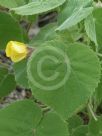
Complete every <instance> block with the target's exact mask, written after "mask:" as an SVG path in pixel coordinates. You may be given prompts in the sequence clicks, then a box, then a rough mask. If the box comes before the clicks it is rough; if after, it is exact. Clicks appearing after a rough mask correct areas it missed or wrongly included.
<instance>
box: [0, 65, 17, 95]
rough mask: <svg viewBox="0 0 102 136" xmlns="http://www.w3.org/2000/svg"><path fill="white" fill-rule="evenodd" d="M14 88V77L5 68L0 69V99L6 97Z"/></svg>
mask: <svg viewBox="0 0 102 136" xmlns="http://www.w3.org/2000/svg"><path fill="white" fill-rule="evenodd" d="M15 87H16V82H15V78H14V75H13V74H11V73H9V71H8V69H7V68H4V67H0V98H1V97H4V96H6V95H8V94H9V93H10V92H11V91H13V89H15Z"/></svg>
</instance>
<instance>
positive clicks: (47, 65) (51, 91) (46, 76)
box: [27, 41, 101, 118]
mask: <svg viewBox="0 0 102 136" xmlns="http://www.w3.org/2000/svg"><path fill="white" fill-rule="evenodd" d="M60 50H61V51H60ZM39 52H40V53H39ZM62 52H64V55H65V57H63V55H62ZM37 53H38V54H37ZM46 56H47V57H48V56H49V58H48V59H46ZM66 56H67V57H68V58H67V57H66ZM44 59H45V60H44ZM41 63H42V65H41ZM67 64H69V65H68V66H67ZM100 71H101V67H100V62H99V60H98V58H97V56H96V54H95V53H94V52H93V51H92V50H91V49H89V48H88V47H86V46H85V45H81V44H71V45H65V44H64V43H61V42H56V41H53V42H47V43H46V44H43V46H42V47H41V48H38V49H36V50H35V52H34V53H33V54H32V56H31V58H30V59H29V62H28V67H27V73H28V79H29V84H30V87H31V89H32V92H33V94H34V96H35V97H36V98H38V99H40V100H41V101H42V102H43V103H45V104H47V105H49V106H50V107H51V108H53V109H54V110H55V111H56V112H57V113H59V114H60V115H61V116H62V117H64V118H68V117H69V116H70V115H72V114H73V113H74V112H77V111H79V110H80V108H81V107H82V106H83V105H84V104H85V103H86V102H87V100H88V98H89V97H90V96H91V95H92V93H93V92H94V91H95V88H96V87H97V86H98V82H99V78H100ZM59 72H60V74H59ZM66 76H67V78H66ZM52 77H53V78H52ZM64 79H65V80H64ZM63 80H64V81H65V82H63ZM62 83H63V84H62Z"/></svg>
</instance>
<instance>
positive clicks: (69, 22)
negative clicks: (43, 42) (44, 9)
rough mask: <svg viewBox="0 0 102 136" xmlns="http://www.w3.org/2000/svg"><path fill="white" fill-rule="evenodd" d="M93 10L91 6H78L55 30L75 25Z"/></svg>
mask: <svg viewBox="0 0 102 136" xmlns="http://www.w3.org/2000/svg"><path fill="white" fill-rule="evenodd" d="M92 11H93V7H89V8H82V7H81V8H79V9H78V10H77V9H76V10H74V12H73V13H72V15H71V16H70V17H68V18H67V19H66V20H65V21H64V22H63V23H62V24H61V25H60V26H59V27H58V28H57V29H56V30H59V31H61V30H64V29H69V28H70V27H72V26H74V25H76V24H77V23H79V22H81V21H82V20H83V19H85V18H86V17H87V16H88V15H90V14H91V13H92Z"/></svg>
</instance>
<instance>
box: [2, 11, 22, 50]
mask: <svg viewBox="0 0 102 136" xmlns="http://www.w3.org/2000/svg"><path fill="white" fill-rule="evenodd" d="M10 40H18V41H23V35H22V31H21V28H20V26H19V24H18V22H17V21H16V20H14V18H13V17H12V16H11V15H10V14H8V13H5V12H0V49H5V46H6V44H7V42H8V41H10Z"/></svg>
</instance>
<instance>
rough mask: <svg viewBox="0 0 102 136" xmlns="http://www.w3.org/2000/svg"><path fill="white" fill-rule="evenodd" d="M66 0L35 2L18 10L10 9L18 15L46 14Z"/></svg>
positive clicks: (40, 0)
mask: <svg viewBox="0 0 102 136" xmlns="http://www.w3.org/2000/svg"><path fill="white" fill-rule="evenodd" d="M65 1H66V0H36V1H34V2H31V3H29V4H26V5H24V6H21V7H18V8H12V9H11V10H13V11H15V13H16V14H19V15H33V14H40V13H44V12H47V11H49V10H52V9H55V8H57V7H59V6H60V5H62V4H63V3H64V2H65Z"/></svg>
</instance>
